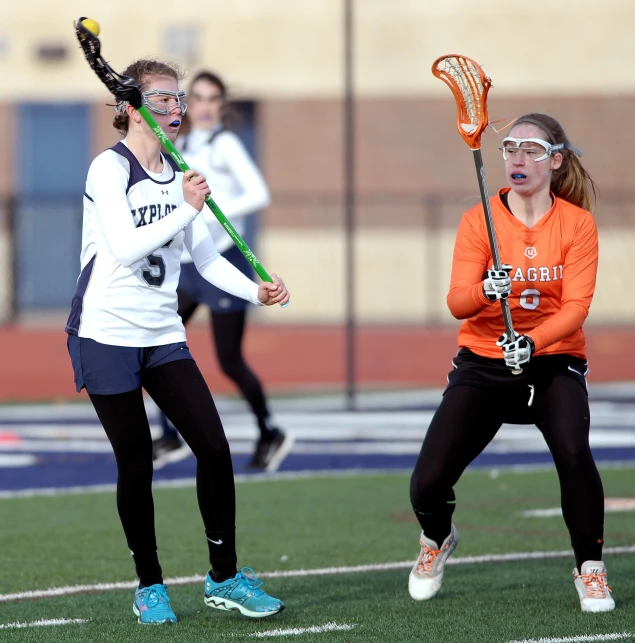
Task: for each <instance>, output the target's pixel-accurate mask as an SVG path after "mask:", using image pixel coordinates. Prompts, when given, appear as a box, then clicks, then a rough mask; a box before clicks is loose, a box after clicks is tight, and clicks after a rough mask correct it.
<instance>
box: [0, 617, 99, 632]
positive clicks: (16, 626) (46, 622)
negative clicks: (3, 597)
mask: <svg viewBox="0 0 635 643" xmlns="http://www.w3.org/2000/svg"><path fill="white" fill-rule="evenodd" d="M80 623H88V621H87V620H86V619H85V618H49V619H44V618H43V619H40V620H39V621H32V622H31V623H19V622H18V623H3V624H0V630H21V629H24V628H25V627H48V626H51V625H79V624H80Z"/></svg>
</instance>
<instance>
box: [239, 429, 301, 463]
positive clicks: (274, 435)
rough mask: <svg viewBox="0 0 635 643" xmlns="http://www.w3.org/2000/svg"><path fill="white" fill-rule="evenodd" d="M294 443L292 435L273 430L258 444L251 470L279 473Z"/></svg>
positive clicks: (252, 459)
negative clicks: (279, 468)
mask: <svg viewBox="0 0 635 643" xmlns="http://www.w3.org/2000/svg"><path fill="white" fill-rule="evenodd" d="M293 442H294V438H293V435H292V434H291V433H289V432H287V433H283V432H282V431H281V430H280V429H272V431H271V432H270V433H269V434H268V435H265V436H262V437H261V438H260V439H259V440H258V442H257V443H256V450H255V451H254V455H253V456H252V458H251V461H250V462H249V468H250V469H255V470H259V471H277V470H278V467H280V465H281V464H282V461H283V460H284V459H285V458H286V457H287V455H289V452H290V451H291V448H292V447H293Z"/></svg>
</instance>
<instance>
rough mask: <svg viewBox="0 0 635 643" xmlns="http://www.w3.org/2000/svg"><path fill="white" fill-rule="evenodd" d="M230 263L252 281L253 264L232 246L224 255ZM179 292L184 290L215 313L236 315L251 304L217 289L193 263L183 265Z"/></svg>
mask: <svg viewBox="0 0 635 643" xmlns="http://www.w3.org/2000/svg"><path fill="white" fill-rule="evenodd" d="M222 256H223V257H225V259H227V261H229V263H231V264H233V265H234V266H236V268H238V270H240V272H242V273H243V274H244V275H246V276H247V277H249V278H250V279H251V278H252V277H253V269H252V267H251V264H250V263H249V262H248V261H247V259H245V256H244V255H243V253H242V252H241V251H240V250H239V249H238V248H237V247H236V246H232V247H231V248H230V249H229V250H226V251H225V252H223V254H222ZM179 290H182V291H183V292H184V293H186V294H187V295H188V296H189V297H191V298H192V299H193V300H194V301H196V302H198V303H199V304H204V305H206V306H209V307H210V309H211V311H212V312H213V313H217V314H218V313H221V314H222V313H235V312H238V311H241V310H245V308H247V306H249V305H250V304H249V302H248V301H247V300H245V299H242V298H241V297H235V296H234V295H230V294H229V293H228V292H225V291H224V290H220V289H219V288H216V286H214V285H212V284H210V283H209V281H207V279H205V278H204V277H202V276H201V273H200V272H199V271H198V270H197V269H196V266H195V265H194V264H193V263H182V264H181V277H180V279H179Z"/></svg>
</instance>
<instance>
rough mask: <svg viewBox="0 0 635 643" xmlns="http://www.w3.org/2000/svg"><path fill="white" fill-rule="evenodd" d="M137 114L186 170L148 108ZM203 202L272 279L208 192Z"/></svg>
mask: <svg viewBox="0 0 635 643" xmlns="http://www.w3.org/2000/svg"><path fill="white" fill-rule="evenodd" d="M138 111H139V114H141V116H142V117H143V119H144V120H145V122H146V123H147V124H148V125H149V126H150V129H151V130H152V131H153V132H154V134H155V135H156V137H157V138H158V139H159V141H161V144H162V145H163V147H165V149H166V150H167V152H168V154H169V155H170V156H171V157H172V158H173V159H174V162H175V163H176V164H177V165H178V166H179V169H180V170H181V171H183V172H187V171H188V170H189V169H190V167H189V165H188V164H187V163H186V162H185V161H184V160H183V157H182V156H181V155H180V154H179V152H178V150H177V149H176V147H174V144H173V143H172V141H171V140H170V139H169V138H168V137H167V135H166V133H165V132H164V131H163V130H162V129H161V127H159V125H158V123H157V122H156V120H155V119H154V116H152V114H151V113H150V110H149V109H148V108H147V107H146V106H145V105H142V106H141V107H140V108H139V110H138ZM205 204H206V205H207V207H208V208H209V209H210V210H211V211H212V212H213V213H214V216H215V217H216V218H217V219H218V221H219V222H220V224H221V225H222V226H223V228H225V231H226V232H227V234H228V235H229V236H230V237H231V238H232V241H233V242H234V243H235V244H236V246H238V249H239V250H240V251H241V252H242V253H243V255H244V256H245V259H247V261H248V262H249V263H250V264H251V266H252V267H253V269H254V270H255V271H256V272H257V273H258V276H259V277H260V278H261V279H262V280H263V281H269V282H271V281H273V280H272V279H271V277H270V276H269V274H268V273H267V271H266V270H265V269H264V268H263V266H262V264H261V263H260V261H258V259H257V257H256V255H255V254H254V253H253V252H252V250H251V249H250V248H249V246H248V245H247V244H246V243H245V241H244V240H243V238H242V237H241V236H240V235H239V234H238V232H236V229H235V228H234V226H233V225H232V224H231V223H230V222H229V220H228V219H227V217H226V216H225V215H224V214H223V212H222V211H221V209H220V208H219V207H218V205H216V202H215V201H214V199H212V197H211V196H210V195H209V194H208V195H207V196H206V197H205Z"/></svg>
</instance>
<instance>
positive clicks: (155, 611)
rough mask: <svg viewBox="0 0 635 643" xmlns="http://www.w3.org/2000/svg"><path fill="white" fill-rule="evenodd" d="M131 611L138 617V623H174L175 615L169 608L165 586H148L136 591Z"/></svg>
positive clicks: (168, 598)
mask: <svg viewBox="0 0 635 643" xmlns="http://www.w3.org/2000/svg"><path fill="white" fill-rule="evenodd" d="M132 611H133V612H134V613H135V614H136V615H137V616H138V617H139V619H138V621H139V623H145V624H149V623H176V621H177V619H176V614H175V613H174V612H173V611H172V607H170V597H169V596H168V588H167V585H159V584H158V583H157V584H156V585H150V586H149V587H144V588H142V589H138V588H137V591H136V592H135V594H134V603H133V604H132Z"/></svg>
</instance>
